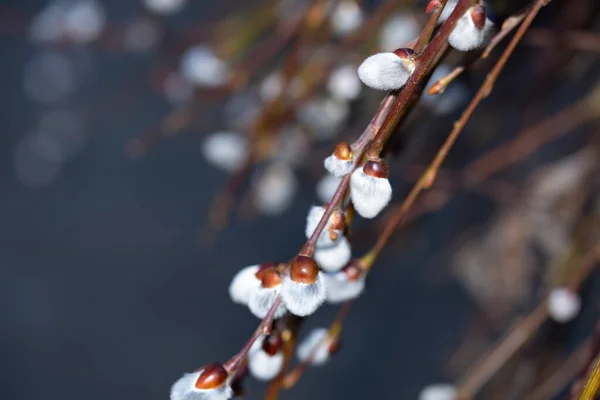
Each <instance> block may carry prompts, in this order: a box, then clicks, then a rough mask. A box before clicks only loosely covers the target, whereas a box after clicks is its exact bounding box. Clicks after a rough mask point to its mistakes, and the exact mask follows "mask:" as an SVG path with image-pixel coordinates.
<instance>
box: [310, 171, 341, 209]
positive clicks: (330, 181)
mask: <svg viewBox="0 0 600 400" xmlns="http://www.w3.org/2000/svg"><path fill="white" fill-rule="evenodd" d="M341 180H342V178H340V177H338V176H334V175H332V174H325V175H323V177H322V178H321V179H319V181H318V182H317V185H316V188H315V191H316V192H317V198H318V199H319V201H321V202H323V203H329V202H330V201H331V198H332V197H333V195H334V194H335V191H336V190H337V188H338V186H339V185H340V182H341Z"/></svg>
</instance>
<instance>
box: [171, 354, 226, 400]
mask: <svg viewBox="0 0 600 400" xmlns="http://www.w3.org/2000/svg"><path fill="white" fill-rule="evenodd" d="M228 375H229V374H228V373H227V371H226V370H225V368H223V366H222V365H221V364H218V363H213V364H208V365H205V366H204V367H202V368H200V369H199V370H197V371H196V372H193V373H191V374H185V375H183V377H182V378H180V379H179V380H178V381H177V382H175V383H174V384H173V386H172V387H171V400H228V399H231V398H232V396H233V391H232V390H231V387H230V386H229V384H228V383H227V377H228Z"/></svg>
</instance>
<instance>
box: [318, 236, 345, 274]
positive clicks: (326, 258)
mask: <svg viewBox="0 0 600 400" xmlns="http://www.w3.org/2000/svg"><path fill="white" fill-rule="evenodd" d="M314 257H315V261H316V262H317V264H319V267H321V269H322V270H323V271H327V272H337V271H339V270H340V269H342V268H343V267H344V265H346V264H347V263H348V261H350V258H352V248H351V246H350V242H349V241H348V239H346V237H345V236H341V237H340V238H339V240H338V241H337V242H336V243H335V244H334V245H333V246H328V247H317V248H316V249H315V255H314Z"/></svg>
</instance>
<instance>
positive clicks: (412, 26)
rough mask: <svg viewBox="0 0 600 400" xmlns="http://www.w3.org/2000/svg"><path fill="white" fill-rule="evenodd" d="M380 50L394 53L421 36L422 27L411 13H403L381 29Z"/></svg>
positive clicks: (391, 19)
mask: <svg viewBox="0 0 600 400" xmlns="http://www.w3.org/2000/svg"><path fill="white" fill-rule="evenodd" d="M380 32H381V33H380V36H379V48H380V50H381V51H394V50H396V49H397V48H398V47H404V46H406V45H407V44H409V43H410V42H411V41H412V40H413V39H415V38H416V37H418V36H419V33H420V32H421V26H420V24H419V22H417V19H416V18H415V16H414V15H413V14H412V13H411V12H402V13H400V14H397V15H395V16H394V17H392V18H390V19H389V20H388V21H387V22H386V23H385V24H384V25H383V28H381V31H380Z"/></svg>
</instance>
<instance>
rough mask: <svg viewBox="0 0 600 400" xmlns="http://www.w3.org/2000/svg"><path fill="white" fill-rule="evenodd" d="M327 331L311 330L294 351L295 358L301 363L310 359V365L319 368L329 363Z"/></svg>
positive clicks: (321, 329) (323, 329) (320, 329)
mask: <svg viewBox="0 0 600 400" xmlns="http://www.w3.org/2000/svg"><path fill="white" fill-rule="evenodd" d="M327 335H328V332H327V329H325V328H316V329H313V330H312V331H311V332H310V333H309V334H308V336H306V338H304V339H303V340H302V341H301V342H300V343H299V344H298V348H297V349H296V356H297V357H298V360H300V361H301V362H303V361H306V360H308V359H309V357H311V356H312V358H311V365H316V366H320V365H323V364H325V363H326V362H327V361H329V358H330V352H329V340H328V339H327Z"/></svg>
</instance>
